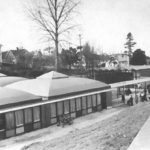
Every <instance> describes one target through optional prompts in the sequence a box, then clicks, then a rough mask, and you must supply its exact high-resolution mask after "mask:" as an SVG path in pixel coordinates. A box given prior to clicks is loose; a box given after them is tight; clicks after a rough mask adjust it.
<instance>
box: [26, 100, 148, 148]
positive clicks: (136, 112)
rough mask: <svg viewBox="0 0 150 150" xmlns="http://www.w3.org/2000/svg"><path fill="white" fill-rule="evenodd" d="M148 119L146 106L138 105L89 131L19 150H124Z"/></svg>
mask: <svg viewBox="0 0 150 150" xmlns="http://www.w3.org/2000/svg"><path fill="white" fill-rule="evenodd" d="M149 115H150V102H144V103H139V104H137V105H135V106H132V107H127V108H126V109H124V110H123V111H122V112H120V113H119V115H116V116H113V117H111V118H109V119H106V120H104V121H100V122H98V123H96V124H94V125H91V126H89V127H85V128H83V129H79V130H75V131H73V132H70V133H68V134H67V135H65V136H63V137H60V138H56V139H53V140H50V141H45V142H38V143H33V144H31V145H29V146H26V147H24V148H23V149H24V150H37V149H38V150H127V148H128V147H129V145H130V143H131V142H132V141H133V139H134V137H135V136H136V135H137V133H138V131H139V130H140V128H141V127H142V125H143V124H144V123H145V121H146V120H147V119H148V117H149Z"/></svg>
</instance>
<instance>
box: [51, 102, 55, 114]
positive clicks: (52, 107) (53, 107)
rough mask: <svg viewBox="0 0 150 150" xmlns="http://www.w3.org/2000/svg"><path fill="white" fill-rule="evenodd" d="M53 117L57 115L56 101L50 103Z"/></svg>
mask: <svg viewBox="0 0 150 150" xmlns="http://www.w3.org/2000/svg"><path fill="white" fill-rule="evenodd" d="M50 110H51V117H56V103H52V104H51V105H50Z"/></svg>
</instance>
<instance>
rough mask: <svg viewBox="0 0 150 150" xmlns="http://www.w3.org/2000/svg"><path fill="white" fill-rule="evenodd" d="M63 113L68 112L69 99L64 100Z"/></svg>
mask: <svg viewBox="0 0 150 150" xmlns="http://www.w3.org/2000/svg"><path fill="white" fill-rule="evenodd" d="M64 113H65V114H68V113H69V100H67V101H64Z"/></svg>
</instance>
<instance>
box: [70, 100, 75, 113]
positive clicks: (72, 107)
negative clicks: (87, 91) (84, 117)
mask: <svg viewBox="0 0 150 150" xmlns="http://www.w3.org/2000/svg"><path fill="white" fill-rule="evenodd" d="M70 107H71V109H70V110H71V112H75V99H71V100H70Z"/></svg>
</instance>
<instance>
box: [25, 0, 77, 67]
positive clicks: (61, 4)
mask: <svg viewBox="0 0 150 150" xmlns="http://www.w3.org/2000/svg"><path fill="white" fill-rule="evenodd" d="M30 1H31V3H30V4H32V5H31V6H30V7H29V5H28V7H26V8H27V11H28V14H29V16H30V17H31V19H32V20H33V21H34V22H36V23H37V24H38V26H39V27H40V29H41V30H42V31H44V33H45V34H46V36H47V37H48V40H52V41H53V42H54V45H55V54H56V58H55V67H56V70H58V54H59V51H58V49H59V48H58V46H59V42H60V41H61V40H62V39H61V38H60V37H61V35H63V34H64V33H65V32H67V31H68V30H71V29H72V28H74V27H75V26H76V25H73V24H72V23H71V20H72V14H73V12H74V11H75V8H76V6H77V5H78V4H79V0H39V1H37V0H30Z"/></svg>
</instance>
